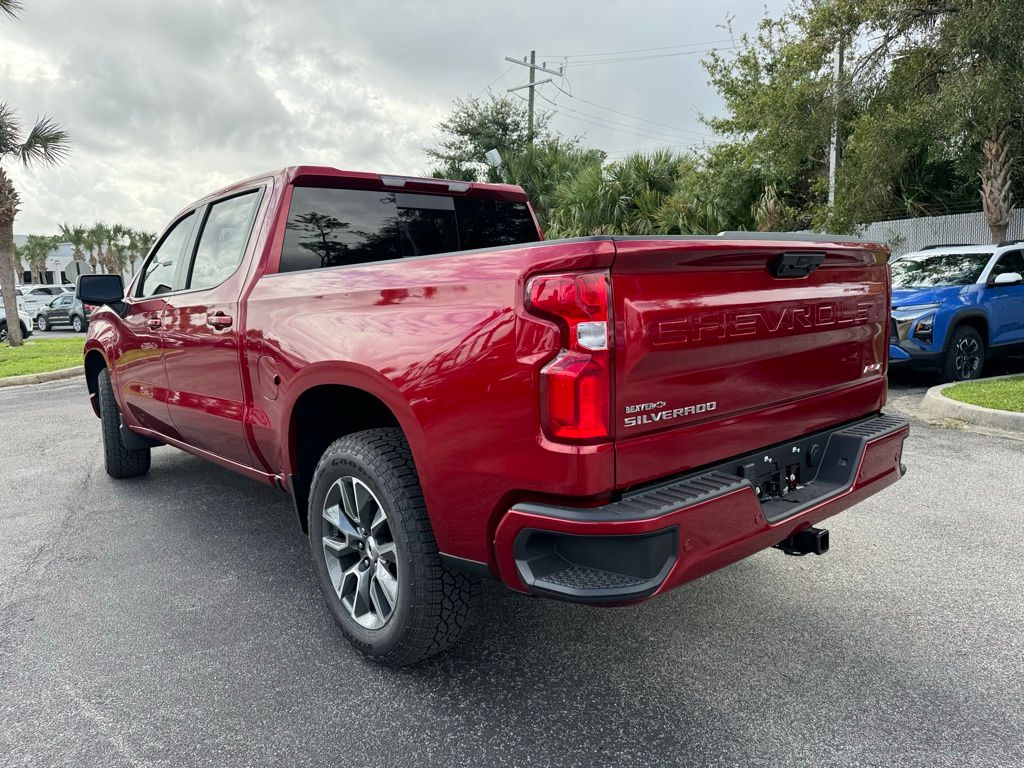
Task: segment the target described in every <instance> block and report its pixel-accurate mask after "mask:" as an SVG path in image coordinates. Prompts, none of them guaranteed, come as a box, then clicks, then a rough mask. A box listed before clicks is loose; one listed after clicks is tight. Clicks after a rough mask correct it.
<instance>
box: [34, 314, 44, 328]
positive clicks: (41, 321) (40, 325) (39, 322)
mask: <svg viewBox="0 0 1024 768" xmlns="http://www.w3.org/2000/svg"><path fill="white" fill-rule="evenodd" d="M36 328H38V329H39V330H40V331H45V330H46V321H45V320H44V319H43V316H42V315H40V316H39V317H37V318H36Z"/></svg>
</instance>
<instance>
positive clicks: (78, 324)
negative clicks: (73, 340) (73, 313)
mask: <svg viewBox="0 0 1024 768" xmlns="http://www.w3.org/2000/svg"><path fill="white" fill-rule="evenodd" d="M71 327H72V328H74V329H75V333H81V332H82V321H81V319H80V318H78V317H75V318H74V319H72V321H71Z"/></svg>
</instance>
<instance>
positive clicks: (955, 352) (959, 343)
mask: <svg viewBox="0 0 1024 768" xmlns="http://www.w3.org/2000/svg"><path fill="white" fill-rule="evenodd" d="M984 367H985V342H984V341H982V338H981V334H980V333H978V332H977V331H976V330H975V329H974V328H972V327H971V326H969V325H961V326H960V327H959V328H957V329H956V330H955V331H953V336H952V338H951V339H950V340H949V347H947V348H946V359H945V361H944V364H943V368H942V379H943V381H970V380H971V379H976V378H978V377H979V376H981V370H982V368H984Z"/></svg>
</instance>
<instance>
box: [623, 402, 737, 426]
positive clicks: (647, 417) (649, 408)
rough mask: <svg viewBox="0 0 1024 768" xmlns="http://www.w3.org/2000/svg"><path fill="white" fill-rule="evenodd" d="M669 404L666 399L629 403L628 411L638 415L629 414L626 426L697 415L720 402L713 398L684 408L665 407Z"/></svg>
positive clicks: (624, 423)
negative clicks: (707, 401) (655, 401)
mask: <svg viewBox="0 0 1024 768" xmlns="http://www.w3.org/2000/svg"><path fill="white" fill-rule="evenodd" d="M666 405H668V403H666V402H665V401H664V400H661V401H659V402H657V403H637V404H636V405H627V406H626V413H636V414H639V415H638V416H627V417H626V418H625V419H624V420H623V422H622V423H623V426H625V427H639V426H641V425H642V424H657V423H658V422H659V421H671V420H672V419H679V418H682V417H683V416H696V415H697V414H698V413H707V412H709V411H713V410H715V408H717V407H718V403H717V402H716V401H714V400H712V401H711V402H709V403H697V404H696V405H687V406H684V407H682V408H665V406H666Z"/></svg>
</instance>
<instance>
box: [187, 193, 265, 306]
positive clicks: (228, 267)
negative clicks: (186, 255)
mask: <svg viewBox="0 0 1024 768" xmlns="http://www.w3.org/2000/svg"><path fill="white" fill-rule="evenodd" d="M257 193H258V190H253V191H252V192H246V193H245V194H243V195H238V196H237V197H230V198H228V199H227V200H221V201H220V202H217V203H214V204H213V205H211V206H210V209H209V212H208V213H207V214H206V221H205V222H203V231H202V233H201V234H200V235H199V245H198V246H197V247H196V255H195V259H194V260H193V261H192V269H191V273H190V274H189V279H188V283H187V285H186V287H188V288H192V289H202V288H213V287H214V286H216V285H220V284H221V283H223V282H224V281H225V280H226V279H227V278H228V277H230V276H231V273H232V272H234V271H235V270H236V269H237V268H238V265H239V264H240V263H241V262H242V255H243V254H244V253H245V245H246V243H248V242H249V231H250V230H251V229H252V221H253V218H254V217H255V215H256V205H257V203H258V202H259V199H260V196H259V194H257Z"/></svg>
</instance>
